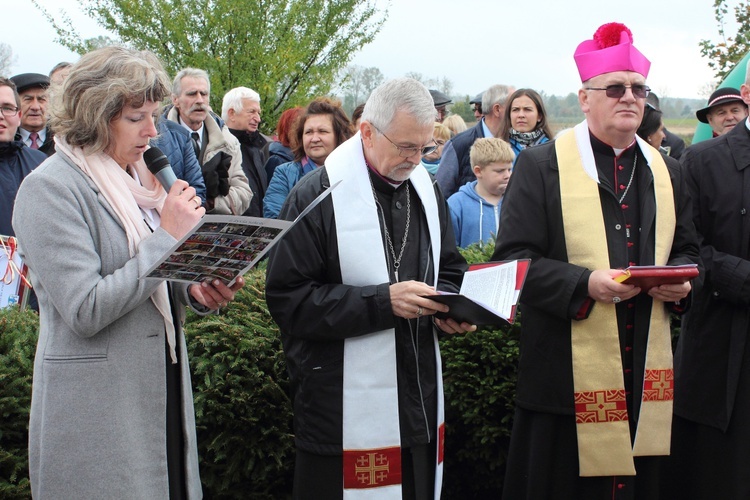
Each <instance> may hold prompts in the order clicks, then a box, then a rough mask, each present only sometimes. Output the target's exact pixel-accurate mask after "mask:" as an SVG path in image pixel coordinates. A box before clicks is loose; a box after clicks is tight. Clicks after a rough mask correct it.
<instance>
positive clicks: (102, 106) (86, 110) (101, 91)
mask: <svg viewBox="0 0 750 500" xmlns="http://www.w3.org/2000/svg"><path fill="white" fill-rule="evenodd" d="M169 95H170V82H169V78H168V77H167V74H166V72H165V71H164V68H163V66H162V64H161V62H160V61H159V59H158V58H157V57H156V56H155V55H154V54H152V53H151V52H148V51H136V50H132V49H127V48H124V47H114V46H113V47H104V48H101V49H98V50H94V51H92V52H89V53H88V54H86V55H84V56H83V57H81V59H80V60H79V61H78V62H77V63H75V64H74V65H73V68H72V69H71V71H70V75H69V76H68V78H67V79H66V80H65V82H64V83H63V86H62V92H55V93H54V94H53V95H52V102H51V105H50V127H51V128H52V130H53V131H54V133H55V134H56V135H58V136H61V137H64V138H65V141H66V142H67V143H68V144H70V145H71V146H78V147H81V148H84V149H85V150H86V154H94V153H99V152H101V151H106V150H107V148H108V147H109V145H110V143H111V140H112V138H111V129H110V122H111V121H112V120H113V119H115V118H117V117H119V116H120V114H121V113H122V110H123V108H124V107H125V106H128V105H130V106H133V107H135V108H139V107H141V106H143V104H144V103H145V102H146V101H153V102H161V101H163V100H164V99H165V98H166V97H168V96H169Z"/></svg>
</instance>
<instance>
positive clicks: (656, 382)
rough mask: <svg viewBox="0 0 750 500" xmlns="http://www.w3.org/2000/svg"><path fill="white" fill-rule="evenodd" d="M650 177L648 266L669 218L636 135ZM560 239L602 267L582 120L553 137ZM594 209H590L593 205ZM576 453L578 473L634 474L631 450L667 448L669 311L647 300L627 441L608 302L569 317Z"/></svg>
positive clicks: (667, 193) (670, 208)
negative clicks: (653, 211) (652, 207)
mask: <svg viewBox="0 0 750 500" xmlns="http://www.w3.org/2000/svg"><path fill="white" fill-rule="evenodd" d="M636 140H637V141H638V145H639V147H640V150H641V152H642V153H643V155H644V158H645V159H646V162H647V164H648V167H649V168H650V170H651V173H652V174H653V177H654V191H655V195H656V207H657V215H656V241H655V243H656V252H655V263H656V265H666V263H667V260H668V259H669V254H670V251H671V248H672V240H673V238H674V231H675V225H676V215H675V207H674V197H673V192H672V184H671V181H670V178H669V172H668V171H667V167H666V164H665V163H664V160H663V159H662V158H661V156H660V155H659V154H658V153H657V152H656V151H655V150H653V149H652V148H651V147H650V146H649V145H648V144H646V143H645V142H644V141H642V140H640V138H638V137H637V138H636ZM555 151H556V152H557V163H558V168H559V172H560V199H561V205H562V214H563V226H564V231H565V245H566V248H567V252H568V261H569V262H570V263H571V264H576V265H579V266H583V267H586V268H588V269H591V270H595V269H609V268H610V263H609V252H608V249H607V235H606V231H605V227H604V217H603V215H602V210H601V209H598V208H599V207H600V205H601V199H600V196H599V184H598V183H599V177H598V172H597V169H596V163H595V161H594V154H593V150H592V148H591V138H590V137H589V130H588V125H587V122H585V121H584V122H582V123H580V124H578V125H577V126H576V127H575V128H574V130H573V131H572V132H568V133H566V134H564V135H562V136H561V137H559V138H558V139H557V141H556V143H555ZM594 207H595V208H597V209H596V210H594V209H593V208H594ZM571 342H572V350H573V387H574V391H575V411H576V430H577V436H578V459H579V469H580V475H581V476H615V475H634V474H635V473H636V471H635V467H634V463H633V456H646V455H669V444H670V433H671V422H672V400H673V397H674V385H673V384H674V372H673V370H672V348H671V338H670V329H669V315H668V313H667V311H666V308H665V307H664V305H663V303H662V302H660V301H657V300H654V301H653V304H652V307H651V317H650V325H649V334H648V344H647V348H646V362H645V372H644V374H643V375H644V376H643V380H644V386H643V388H642V389H643V390H642V398H641V405H640V413H639V418H638V427H637V431H636V437H635V443H634V445H633V446H632V447H631V439H630V428H629V425H628V412H627V407H626V399H625V387H624V381H623V374H622V359H621V357H620V341H619V333H618V326H617V316H616V312H615V305H614V304H605V303H601V302H597V303H596V305H595V306H594V308H593V309H592V311H591V314H590V315H589V317H588V318H587V319H585V320H583V321H572V322H571Z"/></svg>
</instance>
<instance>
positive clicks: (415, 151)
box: [373, 125, 438, 158]
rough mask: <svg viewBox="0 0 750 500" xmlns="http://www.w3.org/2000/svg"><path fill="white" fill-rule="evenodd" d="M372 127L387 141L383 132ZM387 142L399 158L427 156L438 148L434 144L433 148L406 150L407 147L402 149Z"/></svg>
mask: <svg viewBox="0 0 750 500" xmlns="http://www.w3.org/2000/svg"><path fill="white" fill-rule="evenodd" d="M373 127H374V128H375V130H377V131H378V133H379V134H380V135H382V136H383V137H385V138H386V139H388V136H387V135H385V134H384V133H383V132H381V131H380V129H379V128H378V127H375V125H373ZM388 142H390V143H391V144H393V147H394V148H396V149H398V155H399V156H400V157H401V158H411V157H412V156H414V155H415V154H420V155H422V156H424V155H428V154H430V153H434V152H435V151H436V150H437V148H438V147H437V144H435V145H434V146H424V147H421V148H418V147H411V148H407V147H404V146H399V145H398V144H396V143H395V142H393V141H392V140H390V139H388ZM432 142H435V139H433V140H432Z"/></svg>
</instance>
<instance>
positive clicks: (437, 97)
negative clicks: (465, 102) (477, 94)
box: [430, 89, 453, 107]
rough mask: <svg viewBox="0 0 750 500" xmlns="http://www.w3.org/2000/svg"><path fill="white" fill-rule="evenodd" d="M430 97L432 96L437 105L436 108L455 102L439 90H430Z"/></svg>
mask: <svg viewBox="0 0 750 500" xmlns="http://www.w3.org/2000/svg"><path fill="white" fill-rule="evenodd" d="M430 95H431V96H432V102H434V103H435V107H437V106H445V105H446V104H450V103H452V102H453V101H452V100H451V98H450V97H448V96H447V95H445V94H443V93H442V92H440V91H439V90H434V89H430Z"/></svg>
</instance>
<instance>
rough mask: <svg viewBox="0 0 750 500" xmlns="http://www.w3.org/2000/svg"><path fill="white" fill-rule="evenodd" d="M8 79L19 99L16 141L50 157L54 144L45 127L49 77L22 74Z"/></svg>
mask: <svg viewBox="0 0 750 500" xmlns="http://www.w3.org/2000/svg"><path fill="white" fill-rule="evenodd" d="M10 79H11V81H13V83H15V84H16V89H17V90H18V95H19V96H20V98H21V126H20V127H19V128H18V134H17V139H20V140H22V141H23V142H24V144H26V145H27V146H28V147H30V148H31V149H38V150H39V151H41V152H42V153H44V154H46V155H47V156H51V155H52V154H53V153H54V152H55V142H54V141H53V139H52V132H51V131H50V129H49V127H48V126H47V106H48V104H49V93H48V92H47V89H48V88H49V82H50V80H49V77H48V76H46V75H42V74H40V73H22V74H20V75H16V76H12V77H11V78H10Z"/></svg>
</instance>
